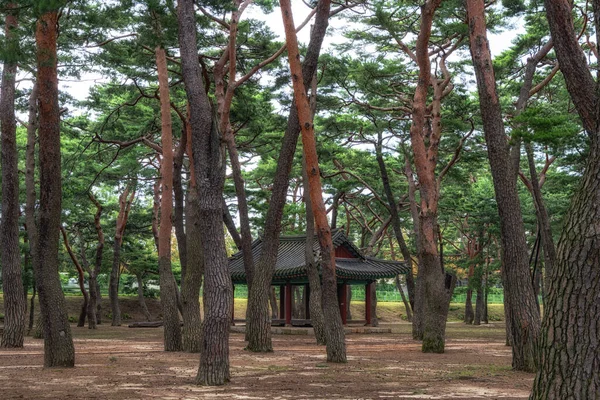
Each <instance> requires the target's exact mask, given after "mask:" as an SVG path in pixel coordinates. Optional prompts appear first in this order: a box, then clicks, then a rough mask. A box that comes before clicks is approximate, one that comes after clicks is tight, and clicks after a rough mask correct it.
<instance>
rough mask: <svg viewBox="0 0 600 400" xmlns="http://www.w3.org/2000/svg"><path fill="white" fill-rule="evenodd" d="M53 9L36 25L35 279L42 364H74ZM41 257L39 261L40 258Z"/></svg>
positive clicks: (71, 365)
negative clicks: (62, 256) (65, 282)
mask: <svg viewBox="0 0 600 400" xmlns="http://www.w3.org/2000/svg"><path fill="white" fill-rule="evenodd" d="M57 36H58V11H57V10H50V11H47V12H45V13H44V14H42V15H41V16H40V18H39V19H38V21H37V27H36V43H37V67H38V74H37V79H38V85H39V87H38V89H39V107H40V109H39V113H40V125H39V136H40V151H39V153H40V155H39V159H40V202H39V204H40V208H39V210H40V211H39V225H38V228H39V229H38V235H37V251H36V258H37V259H36V260H35V261H34V265H35V266H36V282H37V285H38V293H39V302H40V310H41V314H42V316H43V317H42V320H43V325H44V366H45V367H73V366H74V365H75V349H74V347H73V339H72V337H71V327H70V326H69V319H68V316H67V312H66V307H65V298H64V295H63V292H62V288H61V285H60V278H59V275H58V243H59V229H60V214H61V195H62V190H61V164H60V162H61V161H60V160H61V157H60V115H59V105H58V77H57V70H56V66H57V47H56V39H57ZM42 260H43V263H41V261H42Z"/></svg>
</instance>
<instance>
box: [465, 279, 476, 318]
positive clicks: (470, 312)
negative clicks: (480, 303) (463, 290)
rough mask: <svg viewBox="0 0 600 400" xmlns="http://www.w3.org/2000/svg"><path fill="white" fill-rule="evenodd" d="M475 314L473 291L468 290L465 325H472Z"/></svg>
mask: <svg viewBox="0 0 600 400" xmlns="http://www.w3.org/2000/svg"><path fill="white" fill-rule="evenodd" d="M473 318H475V313H474V312H473V289H471V288H469V289H467V298H466V300H465V324H469V325H470V324H472V323H473Z"/></svg>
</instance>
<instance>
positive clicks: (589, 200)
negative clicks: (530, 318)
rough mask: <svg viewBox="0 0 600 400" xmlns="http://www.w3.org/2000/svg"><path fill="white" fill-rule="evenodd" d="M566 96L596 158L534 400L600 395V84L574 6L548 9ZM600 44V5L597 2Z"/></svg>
mask: <svg viewBox="0 0 600 400" xmlns="http://www.w3.org/2000/svg"><path fill="white" fill-rule="evenodd" d="M545 4H546V13H547V16H548V23H549V26H550V32H551V34H552V40H553V42H554V43H555V51H556V55H557V58H558V61H559V65H560V69H561V72H562V74H563V76H564V78H565V82H566V84H567V89H568V91H569V94H570V96H571V99H572V100H573V103H574V104H575V106H576V108H577V111H578V113H579V116H580V117H581V119H582V121H583V126H584V128H585V129H586V131H587V133H588V135H589V136H590V153H589V155H588V159H587V163H586V168H585V172H584V174H583V176H582V178H581V181H580V186H579V189H578V190H577V192H576V194H575V196H574V197H573V199H572V202H571V206H570V208H569V211H568V212H567V213H566V220H565V222H564V225H563V231H562V234H561V237H560V239H559V241H558V246H557V257H556V264H555V265H554V269H553V271H552V275H551V277H550V282H549V283H550V287H549V288H547V292H548V296H547V301H546V302H545V304H544V321H543V325H542V334H541V338H540V343H539V347H538V349H539V356H540V366H539V369H538V373H537V375H536V378H535V381H534V385H533V392H532V394H531V397H530V398H531V399H564V398H573V399H591V398H597V397H598V393H600V368H598V366H600V342H599V341H598V332H600V319H598V315H600V297H599V294H600V268H598V265H600V233H599V231H598V221H599V220H600V198H599V197H600V143H599V142H600V128H599V123H598V121H599V115H600V113H599V105H598V104H599V103H598V91H597V84H596V82H594V78H593V76H592V74H591V72H590V71H589V66H588V65H587V60H586V57H585V55H584V53H583V51H582V49H581V47H580V45H579V43H578V41H577V35H576V33H575V31H574V28H573V20H572V15H571V4H570V3H569V2H568V1H559V0H557V1H552V2H549V1H547V2H545ZM593 7H594V25H595V30H596V42H598V35H600V33H599V25H600V20H599V19H600V4H598V1H597V0H595V1H593Z"/></svg>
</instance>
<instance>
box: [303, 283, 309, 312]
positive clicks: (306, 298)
mask: <svg viewBox="0 0 600 400" xmlns="http://www.w3.org/2000/svg"><path fill="white" fill-rule="evenodd" d="M304 287H306V290H305V291H304V293H305V295H304V317H305V318H306V319H310V285H309V284H308V283H307V284H305V285H304Z"/></svg>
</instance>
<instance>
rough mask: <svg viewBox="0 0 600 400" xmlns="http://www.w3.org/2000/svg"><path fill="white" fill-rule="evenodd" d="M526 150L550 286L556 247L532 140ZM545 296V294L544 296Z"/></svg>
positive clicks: (546, 284) (547, 283) (525, 145)
mask: <svg viewBox="0 0 600 400" xmlns="http://www.w3.org/2000/svg"><path fill="white" fill-rule="evenodd" d="M524 147H525V152H526V153H527V164H528V165H529V174H530V177H531V189H532V190H531V191H532V193H531V194H532V196H533V201H534V205H535V212H536V216H537V220H538V224H539V227H540V228H539V229H540V234H541V240H542V248H543V249H544V269H545V270H546V282H545V286H546V287H549V286H550V276H552V268H553V266H554V263H555V262H556V248H555V247H554V240H553V239H552V229H551V227H550V218H549V217H548V211H547V210H546V204H545V202H544V198H543V196H542V190H541V188H540V184H539V179H538V174H537V170H536V169H535V160H534V159H533V147H532V145H531V142H527V141H526V142H525V143H524ZM544 297H545V296H544Z"/></svg>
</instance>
